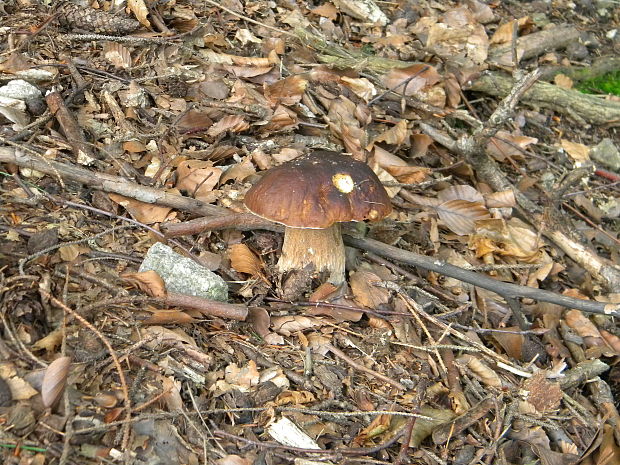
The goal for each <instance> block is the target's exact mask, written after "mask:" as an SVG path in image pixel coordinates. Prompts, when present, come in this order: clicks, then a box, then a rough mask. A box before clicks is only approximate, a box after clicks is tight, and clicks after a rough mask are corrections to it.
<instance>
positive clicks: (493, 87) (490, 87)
mask: <svg viewBox="0 0 620 465" xmlns="http://www.w3.org/2000/svg"><path fill="white" fill-rule="evenodd" d="M514 85H515V81H514V80H513V79H512V78H511V77H510V76H508V75H506V74H503V73H497V72H488V73H485V74H483V75H482V76H480V77H479V78H478V79H476V80H475V81H474V82H473V83H472V84H471V85H470V86H469V87H468V88H467V90H473V91H476V92H484V93H485V94H488V95H493V96H496V97H501V98H503V97H505V96H507V95H508V94H509V92H510V90H511V89H512V88H513V87H514ZM521 101H523V102H525V103H530V104H533V105H537V106H541V107H545V108H550V109H552V110H554V111H556V112H558V113H560V114H562V115H565V116H569V117H573V118H576V119H581V120H583V121H585V122H587V123H590V124H608V125H613V126H620V103H617V102H613V101H611V100H604V99H602V98H600V97H595V96H594V95H588V94H582V93H581V92H579V91H577V90H572V89H563V88H562V87H558V86H555V85H553V84H549V83H546V82H538V83H536V84H534V86H532V88H531V89H530V90H529V91H528V92H526V93H525V94H524V95H523V97H522V99H521Z"/></svg>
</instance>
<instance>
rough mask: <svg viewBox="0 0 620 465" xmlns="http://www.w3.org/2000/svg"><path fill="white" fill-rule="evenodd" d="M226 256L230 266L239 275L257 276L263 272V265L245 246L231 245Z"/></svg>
mask: <svg viewBox="0 0 620 465" xmlns="http://www.w3.org/2000/svg"><path fill="white" fill-rule="evenodd" d="M228 255H229V257H230V263H231V266H232V267H233V269H234V270H235V271H238V272H239V273H245V274H249V275H252V276H259V275H261V272H262V270H263V264H262V262H261V261H260V259H259V258H258V257H257V256H256V254H255V253H254V252H252V251H251V250H250V248H249V247H248V246H247V245H245V244H233V245H232V246H231V247H230V249H229V251H228Z"/></svg>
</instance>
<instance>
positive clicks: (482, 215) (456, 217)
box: [435, 200, 491, 236]
mask: <svg viewBox="0 0 620 465" xmlns="http://www.w3.org/2000/svg"><path fill="white" fill-rule="evenodd" d="M435 210H436V211H437V215H438V216H439V218H440V219H441V221H443V223H444V224H445V225H446V227H448V229H450V230H451V231H452V232H453V233H455V234H458V235H459V236H465V235H467V234H472V233H473V232H474V231H475V230H476V222H477V221H480V220H486V219H489V218H491V214H490V213H489V211H488V210H487V209H486V207H485V206H484V205H483V204H482V203H478V202H470V201H468V200H448V201H447V202H443V203H442V204H440V205H438V206H437V207H435Z"/></svg>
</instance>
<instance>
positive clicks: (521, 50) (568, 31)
mask: <svg viewBox="0 0 620 465" xmlns="http://www.w3.org/2000/svg"><path fill="white" fill-rule="evenodd" d="M576 40H579V31H578V30H577V29H576V28H575V27H574V26H556V27H552V28H549V29H543V30H542V31H538V32H534V33H532V34H528V35H525V36H523V37H519V38H518V39H517V43H516V46H517V50H516V52H517V56H518V57H519V59H520V60H527V59H528V58H534V57H537V56H539V55H542V54H543V53H549V52H550V51H551V50H557V49H562V48H566V46H568V45H569V44H570V43H571V42H574V41H576ZM512 48H513V45H512V43H508V44H506V45H499V46H497V47H493V48H491V50H489V58H488V61H489V62H491V63H497V64H500V65H504V66H512V65H514V63H512V55H513V50H512Z"/></svg>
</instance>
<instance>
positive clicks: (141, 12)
mask: <svg viewBox="0 0 620 465" xmlns="http://www.w3.org/2000/svg"><path fill="white" fill-rule="evenodd" d="M127 7H128V8H129V9H130V10H131V12H132V13H133V14H134V16H135V17H136V19H137V20H138V21H140V24H142V25H143V26H144V27H146V28H149V29H150V28H151V23H150V22H149V20H148V19H146V17H147V16H148V14H149V9H148V8H147V7H146V4H145V3H144V0H127Z"/></svg>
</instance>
